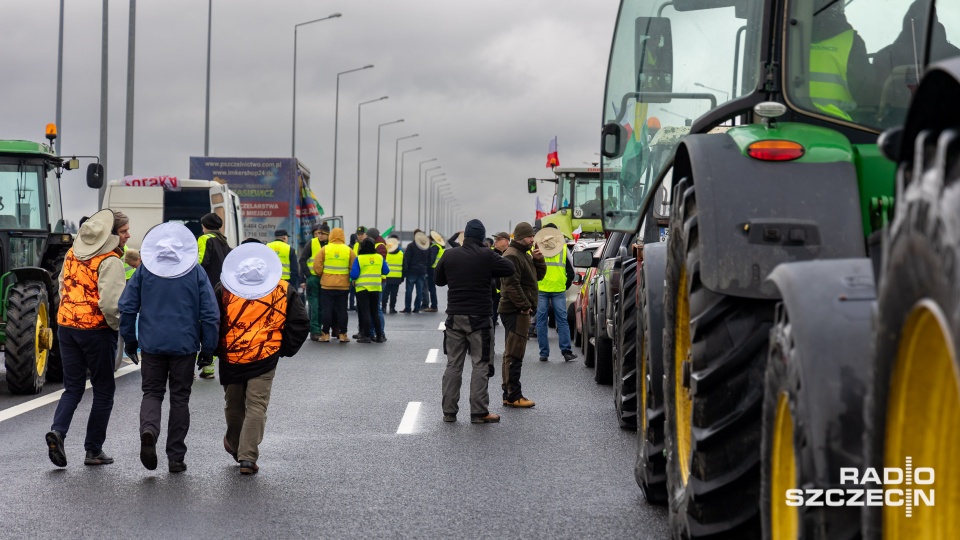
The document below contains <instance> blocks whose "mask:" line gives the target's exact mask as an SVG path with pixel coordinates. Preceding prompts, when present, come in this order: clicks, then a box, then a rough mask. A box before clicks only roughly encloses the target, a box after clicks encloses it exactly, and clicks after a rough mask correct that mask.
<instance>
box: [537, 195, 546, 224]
mask: <svg viewBox="0 0 960 540" xmlns="http://www.w3.org/2000/svg"><path fill="white" fill-rule="evenodd" d="M545 215H547V213H546V212H544V211H543V205H541V204H540V197H537V214H536V216H537V217H536V219H540V218H542V217H543V216H545Z"/></svg>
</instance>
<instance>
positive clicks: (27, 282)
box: [0, 124, 103, 394]
mask: <svg viewBox="0 0 960 540" xmlns="http://www.w3.org/2000/svg"><path fill="white" fill-rule="evenodd" d="M56 136H57V133H56V127H55V126H54V125H53V124H50V125H48V126H47V139H48V140H49V144H43V143H36V142H31V141H0V285H2V301H0V319H2V322H0V344H2V345H3V350H4V366H5V368H6V380H7V388H9V389H10V391H11V392H12V393H14V394H36V393H38V392H40V390H42V389H43V383H44V382H45V381H46V380H51V381H59V380H62V377H63V366H62V364H61V362H60V349H59V346H58V343H57V337H56V336H57V332H56V330H57V309H58V307H59V305H60V295H59V286H58V283H57V277H58V275H59V273H60V270H61V268H62V267H63V257H64V255H66V253H67V251H68V250H69V249H70V247H71V246H72V245H73V236H72V235H71V234H69V233H68V232H67V231H66V230H65V222H64V220H63V208H62V206H61V198H60V175H61V173H62V172H63V170H73V169H76V168H78V167H79V166H80V162H79V160H78V159H77V158H76V157H73V158H70V159H64V158H61V157H58V156H57V155H56V154H55V153H54V151H53V147H52V146H53V141H54V140H55V139H56ZM102 182H103V166H102V165H100V164H99V163H92V164H90V166H89V167H88V168H87V185H88V186H90V187H93V188H99V187H100V185H101V184H102Z"/></svg>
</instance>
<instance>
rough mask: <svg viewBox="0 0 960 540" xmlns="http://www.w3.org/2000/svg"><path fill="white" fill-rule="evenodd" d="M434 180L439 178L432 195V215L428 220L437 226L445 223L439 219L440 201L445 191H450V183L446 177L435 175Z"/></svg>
mask: <svg viewBox="0 0 960 540" xmlns="http://www.w3.org/2000/svg"><path fill="white" fill-rule="evenodd" d="M432 180H437V187H436V190H435V191H434V192H433V195H432V196H431V197H430V217H429V218H427V222H428V223H431V224H433V225H436V226H442V225H443V224H442V223H441V222H440V220H438V219H437V215H438V214H439V213H440V202H439V201H440V197H441V196H442V195H443V194H444V193H448V192H449V190H450V185H449V184H447V183H446V182H447V180H446V179H445V178H439V177H434V178H432Z"/></svg>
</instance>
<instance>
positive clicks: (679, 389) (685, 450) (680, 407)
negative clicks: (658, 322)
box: [673, 268, 693, 485]
mask: <svg viewBox="0 0 960 540" xmlns="http://www.w3.org/2000/svg"><path fill="white" fill-rule="evenodd" d="M675 320H676V322H675V325H676V326H675V330H674V336H675V339H676V344H675V346H674V358H673V364H674V370H675V371H674V391H673V396H674V405H675V409H674V410H675V411H676V414H674V424H675V426H674V427H675V433H676V439H677V458H676V459H677V462H678V464H679V465H680V481H681V482H682V483H683V485H687V479H688V478H689V477H690V449H691V448H692V446H693V445H692V444H691V439H690V437H691V422H690V420H691V418H690V417H691V414H692V412H693V400H692V399H691V398H690V389H689V388H687V387H685V386H684V385H683V372H684V365H685V364H687V363H689V362H690V349H691V348H692V346H691V343H690V303H689V299H688V298H687V270H686V269H685V268H681V269H680V282H679V284H678V286H677V314H676V317H675Z"/></svg>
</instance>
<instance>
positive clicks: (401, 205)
mask: <svg viewBox="0 0 960 540" xmlns="http://www.w3.org/2000/svg"><path fill="white" fill-rule="evenodd" d="M417 150H422V148H420V147H419V146H418V147H416V148H411V149H410V150H404V151H403V152H400V202H399V204H400V225H399V227H400V230H403V159H404V158H405V157H407V152H416V151H417Z"/></svg>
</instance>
